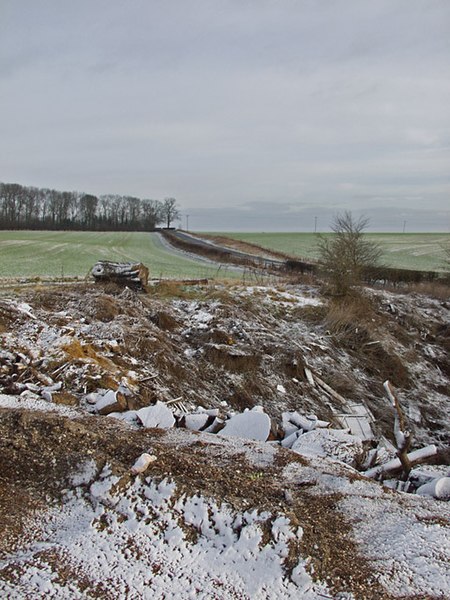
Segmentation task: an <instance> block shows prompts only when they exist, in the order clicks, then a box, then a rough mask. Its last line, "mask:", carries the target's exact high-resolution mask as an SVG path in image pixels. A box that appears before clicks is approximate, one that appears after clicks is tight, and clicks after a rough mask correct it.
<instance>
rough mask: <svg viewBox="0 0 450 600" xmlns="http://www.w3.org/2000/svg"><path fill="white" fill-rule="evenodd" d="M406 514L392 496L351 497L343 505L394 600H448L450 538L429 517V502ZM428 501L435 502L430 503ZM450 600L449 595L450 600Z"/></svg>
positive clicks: (448, 514)
mask: <svg viewBox="0 0 450 600" xmlns="http://www.w3.org/2000/svg"><path fill="white" fill-rule="evenodd" d="M408 500H409V502H411V504H414V503H416V508H415V517H414V515H413V511H411V510H409V511H408V512H406V511H405V510H404V508H403V507H402V506H401V504H400V503H399V502H398V501H392V500H391V499H390V498H389V496H388V495H384V496H383V497H381V498H377V499H376V500H375V499H371V500H368V499H367V498H363V497H357V496H353V497H347V498H346V499H345V500H343V501H342V502H340V503H339V508H340V509H341V510H342V511H343V512H344V514H345V515H347V516H349V517H351V519H352V521H356V522H357V523H358V524H357V527H354V529H353V535H354V537H355V539H356V541H357V542H359V543H362V544H364V549H365V555H366V556H368V557H369V558H370V559H371V560H373V562H374V563H375V565H376V567H377V568H378V569H379V571H380V575H379V581H380V583H381V584H382V585H383V587H385V589H386V590H387V591H388V592H389V593H391V594H392V595H394V596H406V595H412V594H423V593H424V591H425V590H426V591H427V593H428V594H429V595H430V596H433V597H436V598H443V597H444V596H443V595H442V594H446V593H448V592H449V591H450V569H449V565H450V536H449V535H448V528H444V527H443V526H442V525H441V523H440V522H439V519H437V518H436V516H435V513H434V514H431V513H430V514H428V511H427V505H426V502H427V501H426V500H425V501H424V502H419V501H418V500H420V499H419V498H417V497H413V496H411V495H409V497H408ZM428 502H434V501H433V500H428ZM449 517H450V510H449V507H448V504H444V503H442V518H443V519H445V518H447V519H448V518H449ZM447 597H448V596H447Z"/></svg>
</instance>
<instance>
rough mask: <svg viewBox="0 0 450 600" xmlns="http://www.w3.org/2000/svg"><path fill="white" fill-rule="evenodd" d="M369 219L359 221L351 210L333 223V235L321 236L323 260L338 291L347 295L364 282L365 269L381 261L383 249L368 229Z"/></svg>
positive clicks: (325, 271) (340, 215)
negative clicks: (369, 236)
mask: <svg viewBox="0 0 450 600" xmlns="http://www.w3.org/2000/svg"><path fill="white" fill-rule="evenodd" d="M368 224H369V220H368V219H367V218H366V217H360V218H359V219H358V220H355V219H354V218H353V216H352V213H351V212H350V211H345V212H344V213H341V214H338V215H336V216H335V217H334V220H333V222H332V224H331V229H332V231H333V234H331V235H329V236H326V235H320V236H319V239H318V249H319V263H320V266H321V267H322V269H323V271H324V273H325V274H326V275H327V276H328V277H329V278H330V280H331V283H332V286H333V288H334V291H335V293H337V294H339V295H346V294H348V292H349V291H350V289H351V288H352V287H353V286H354V285H358V284H359V283H360V282H361V277H362V275H363V273H364V271H365V270H366V269H368V268H371V267H375V266H377V265H378V264H379V261H380V257H381V249H380V247H379V245H378V244H377V243H375V242H372V241H370V240H368V239H367V238H366V237H365V235H364V231H365V230H366V229H367V226H368Z"/></svg>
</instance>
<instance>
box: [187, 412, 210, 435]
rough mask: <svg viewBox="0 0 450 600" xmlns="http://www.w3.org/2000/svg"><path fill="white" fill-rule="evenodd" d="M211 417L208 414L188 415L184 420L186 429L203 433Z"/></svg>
mask: <svg viewBox="0 0 450 600" xmlns="http://www.w3.org/2000/svg"><path fill="white" fill-rule="evenodd" d="M208 420H209V415H208V414H207V413H195V414H191V415H186V416H185V418H184V422H185V427H186V429H190V430H191V431H201V430H202V429H203V428H204V427H205V426H206V424H207V423H208Z"/></svg>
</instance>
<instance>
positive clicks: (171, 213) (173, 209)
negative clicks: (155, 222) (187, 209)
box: [161, 198, 180, 229]
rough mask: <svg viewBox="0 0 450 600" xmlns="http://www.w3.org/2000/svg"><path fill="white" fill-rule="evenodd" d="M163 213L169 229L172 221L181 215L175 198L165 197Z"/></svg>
mask: <svg viewBox="0 0 450 600" xmlns="http://www.w3.org/2000/svg"><path fill="white" fill-rule="evenodd" d="M161 214H162V217H163V219H164V221H165V222H166V224H167V229H169V228H170V225H171V223H172V222H173V221H175V219H178V218H179V217H180V211H179V210H178V207H177V201H176V200H175V198H164V200H163V203H162V208H161Z"/></svg>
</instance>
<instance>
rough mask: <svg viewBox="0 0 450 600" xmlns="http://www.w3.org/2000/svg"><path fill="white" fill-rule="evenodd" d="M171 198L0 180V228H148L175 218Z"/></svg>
mask: <svg viewBox="0 0 450 600" xmlns="http://www.w3.org/2000/svg"><path fill="white" fill-rule="evenodd" d="M179 216H180V215H179V210H178V207H177V202H176V200H175V198H165V199H164V200H147V199H144V200H142V199H140V198H136V197H134V196H121V195H117V194H105V195H102V196H93V195H92V194H85V193H80V192H61V191H58V190H52V189H47V188H37V187H28V186H23V185H20V184H18V183H0V229H55V230H57V229H73V230H88V231H152V230H153V229H155V228H156V227H157V226H158V225H160V224H164V226H166V227H170V226H171V225H172V223H173V222H174V221H175V220H176V219H177V218H179Z"/></svg>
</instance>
